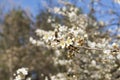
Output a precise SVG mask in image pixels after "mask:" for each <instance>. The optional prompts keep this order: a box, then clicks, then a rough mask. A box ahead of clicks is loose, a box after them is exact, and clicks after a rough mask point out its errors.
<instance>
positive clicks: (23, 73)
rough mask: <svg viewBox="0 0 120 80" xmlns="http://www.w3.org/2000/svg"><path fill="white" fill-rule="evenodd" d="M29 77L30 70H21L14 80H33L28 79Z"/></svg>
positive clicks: (17, 72)
mask: <svg viewBox="0 0 120 80" xmlns="http://www.w3.org/2000/svg"><path fill="white" fill-rule="evenodd" d="M27 75H28V68H24V67H22V68H19V69H18V70H17V71H16V73H15V74H14V76H15V78H14V80H31V78H30V77H26V76H27Z"/></svg>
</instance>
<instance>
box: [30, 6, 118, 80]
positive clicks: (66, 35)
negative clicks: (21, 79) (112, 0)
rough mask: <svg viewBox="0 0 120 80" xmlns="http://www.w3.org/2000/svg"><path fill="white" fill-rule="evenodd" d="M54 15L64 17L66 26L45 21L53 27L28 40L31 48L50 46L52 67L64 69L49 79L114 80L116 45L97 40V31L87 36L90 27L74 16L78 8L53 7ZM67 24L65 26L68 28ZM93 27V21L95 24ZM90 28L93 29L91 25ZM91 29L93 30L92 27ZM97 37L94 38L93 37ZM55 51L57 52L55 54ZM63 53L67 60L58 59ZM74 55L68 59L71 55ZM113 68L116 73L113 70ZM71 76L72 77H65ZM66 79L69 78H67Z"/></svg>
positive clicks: (87, 23)
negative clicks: (64, 68)
mask: <svg viewBox="0 0 120 80" xmlns="http://www.w3.org/2000/svg"><path fill="white" fill-rule="evenodd" d="M53 10H54V12H55V13H57V14H61V15H63V16H64V17H66V18H67V20H68V23H66V24H60V23H53V22H52V21H55V19H51V17H50V18H49V19H48V22H49V23H51V24H52V26H53V27H54V28H55V29H54V31H45V30H42V29H37V30H36V31H35V32H36V35H37V36H38V37H39V38H38V40H36V39H33V38H32V37H31V38H30V42H31V43H32V44H34V45H37V46H41V44H42V45H43V44H45V46H48V47H50V48H51V47H52V48H53V49H54V50H55V51H56V53H55V54H56V56H53V59H52V60H53V62H54V64H55V65H62V66H66V68H67V71H66V73H60V72H59V73H58V74H56V75H52V76H51V79H52V80H88V79H89V80H115V79H116V77H114V74H115V72H117V71H119V69H118V66H119V64H120V63H119V61H120V54H119V53H120V49H119V47H120V46H119V44H118V43H112V45H111V44H110V40H111V38H110V37H109V38H106V37H105V38H103V37H101V36H100V35H101V33H100V32H99V31H97V30H96V31H94V30H95V29H91V30H92V31H93V34H91V33H92V31H91V32H90V33H89V32H87V31H89V30H88V29H90V28H91V27H88V26H91V24H92V23H91V24H89V20H91V19H89V18H88V17H87V16H86V15H83V14H78V12H79V9H78V8H75V7H73V6H69V7H63V8H56V7H55V8H54V9H53ZM68 24H69V25H68ZM95 24H96V22H95ZM92 26H95V25H94V23H93V24H92ZM94 28H95V27H94ZM99 36H100V37H99ZM96 37H97V38H96ZM57 50H58V51H57ZM62 50H63V53H68V55H67V56H68V57H69V58H70V59H69V60H68V59H66V58H62V59H59V57H60V56H62V54H61V53H62ZM74 54H76V56H75V57H74V58H71V56H74ZM114 69H116V71H113V70H114ZM67 73H72V77H71V78H70V77H68V76H67V75H66V74H67ZM69 78H70V79H69Z"/></svg>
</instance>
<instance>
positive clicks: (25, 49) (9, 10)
mask: <svg viewBox="0 0 120 80" xmlns="http://www.w3.org/2000/svg"><path fill="white" fill-rule="evenodd" d="M63 1H67V2H69V3H71V4H73V5H74V6H76V7H78V8H79V9H80V12H81V13H82V14H87V15H88V16H89V17H91V18H92V19H94V20H95V21H97V22H98V23H99V31H101V32H102V33H103V34H105V33H106V32H107V34H108V35H109V36H110V37H112V40H113V41H116V40H118V39H120V4H119V3H120V2H119V1H118V2H115V0H63ZM62 6H64V4H62V3H61V0H0V80H11V79H12V76H13V73H14V72H15V71H16V70H17V69H18V68H20V67H28V68H30V70H31V73H33V74H34V75H33V80H44V78H45V76H49V75H50V74H56V73H57V72H59V69H60V70H61V71H65V69H64V68H63V67H62V66H59V69H58V66H54V65H53V61H52V60H51V58H52V56H53V54H52V53H54V51H53V50H52V49H48V48H46V47H44V46H41V47H37V46H34V45H32V44H31V43H30V42H29V37H30V36H32V37H35V33H34V31H35V30H36V29H37V28H40V29H43V30H53V28H52V27H51V25H50V23H47V19H48V17H49V16H53V17H55V18H56V20H57V21H56V22H61V21H63V20H62V19H61V18H60V17H59V16H57V15H55V14H53V13H52V12H49V8H51V9H52V8H54V7H62Z"/></svg>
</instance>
